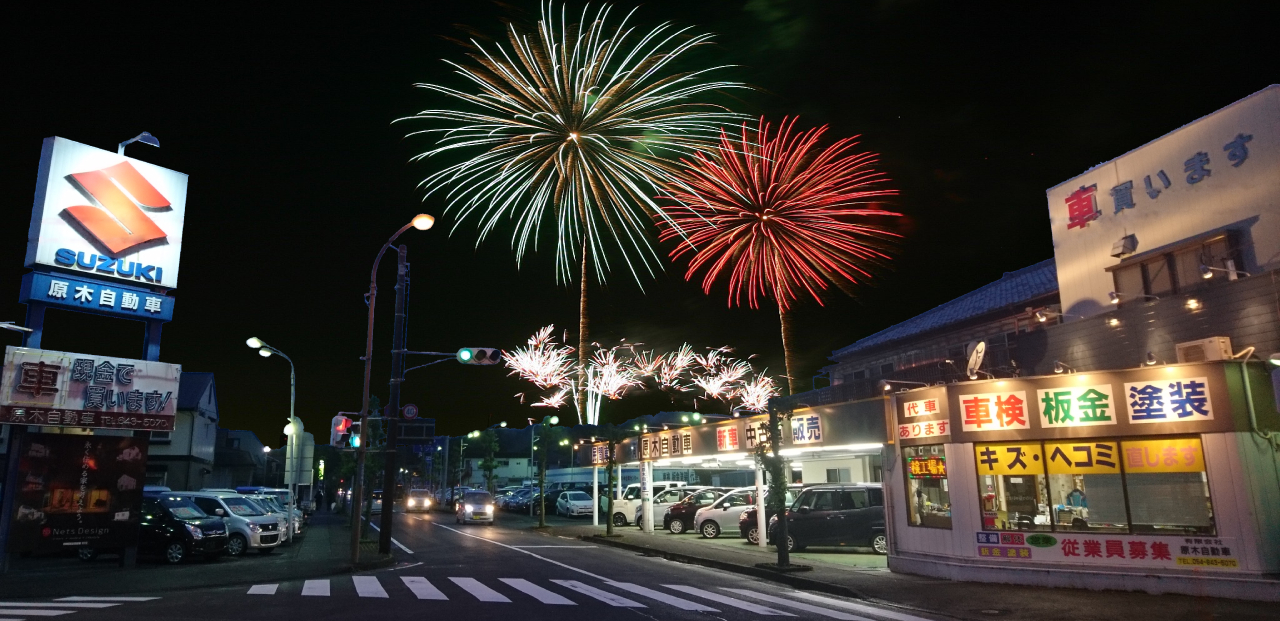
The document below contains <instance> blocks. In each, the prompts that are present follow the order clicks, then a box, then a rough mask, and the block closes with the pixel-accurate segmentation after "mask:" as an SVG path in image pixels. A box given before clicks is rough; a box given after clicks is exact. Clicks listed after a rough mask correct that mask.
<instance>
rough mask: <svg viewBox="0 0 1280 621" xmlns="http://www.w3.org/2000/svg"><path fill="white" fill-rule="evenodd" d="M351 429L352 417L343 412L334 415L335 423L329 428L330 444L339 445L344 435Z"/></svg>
mask: <svg viewBox="0 0 1280 621" xmlns="http://www.w3.org/2000/svg"><path fill="white" fill-rule="evenodd" d="M350 430H351V419H350V418H347V417H346V416H343V415H341V414H339V415H337V416H334V417H333V425H332V426H331V427H330V429H329V444H331V445H333V446H338V445H339V444H342V442H343V436H345V435H347V433H349V432H350Z"/></svg>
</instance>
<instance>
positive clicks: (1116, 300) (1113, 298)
mask: <svg viewBox="0 0 1280 621" xmlns="http://www.w3.org/2000/svg"><path fill="white" fill-rule="evenodd" d="M1107 297H1109V298H1111V303H1112V304H1119V303H1120V298H1122V297H1124V298H1146V299H1148V300H1152V301H1155V302H1159V301H1160V296H1158V295H1147V294H1145V293H1116V292H1115V291H1112V292H1111V293H1108V294H1107Z"/></svg>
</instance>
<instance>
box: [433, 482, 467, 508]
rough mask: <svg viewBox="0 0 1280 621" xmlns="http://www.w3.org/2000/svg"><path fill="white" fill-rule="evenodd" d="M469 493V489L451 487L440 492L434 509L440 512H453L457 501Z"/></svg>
mask: <svg viewBox="0 0 1280 621" xmlns="http://www.w3.org/2000/svg"><path fill="white" fill-rule="evenodd" d="M469 491H471V488H470V487H451V488H449V489H446V490H442V491H441V493H440V498H438V499H437V500H438V502H437V503H436V508H438V509H440V510H442V511H453V510H454V509H456V508H457V506H456V505H457V504H458V499H459V498H462V497H463V496H464V495H465V494H466V493H467V492H469Z"/></svg>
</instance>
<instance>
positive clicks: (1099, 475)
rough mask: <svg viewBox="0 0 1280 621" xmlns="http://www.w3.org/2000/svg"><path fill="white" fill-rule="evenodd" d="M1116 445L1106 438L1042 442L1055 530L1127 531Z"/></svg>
mask: <svg viewBox="0 0 1280 621" xmlns="http://www.w3.org/2000/svg"><path fill="white" fill-rule="evenodd" d="M1119 447H1120V445H1119V444H1118V443H1116V442H1114V441H1110V440H1105V441H1097V440H1091V441H1088V442H1046V443H1045V445H1044V454H1045V455H1047V456H1048V460H1049V461H1048V462H1046V463H1047V464H1048V466H1047V467H1048V470H1049V499H1050V502H1051V503H1052V505H1053V523H1054V524H1055V525H1056V527H1055V530H1059V531H1070V532H1101V533H1127V532H1129V520H1128V516H1127V513H1126V512H1125V508H1124V480H1123V479H1122V477H1121V474H1120V452H1119Z"/></svg>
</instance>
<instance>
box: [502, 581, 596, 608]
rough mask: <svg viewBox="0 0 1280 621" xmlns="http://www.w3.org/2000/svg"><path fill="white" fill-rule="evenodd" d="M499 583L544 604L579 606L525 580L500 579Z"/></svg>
mask: <svg viewBox="0 0 1280 621" xmlns="http://www.w3.org/2000/svg"><path fill="white" fill-rule="evenodd" d="M498 581H499V582H504V583H506V585H507V586H509V587H511V588H513V589H515V590H517V591H520V592H521V593H524V594H526V595H529V596H530V597H532V598H534V599H536V600H538V601H540V602H542V603H544V604H559V605H561V606H577V605H578V604H577V603H576V602H574V601H573V600H571V599H569V598H567V597H565V596H563V595H560V594H558V593H553V592H551V591H548V590H546V589H544V588H542V587H540V586H538V585H536V584H534V583H532V582H529V581H528V580H525V579H523V578H498Z"/></svg>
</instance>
